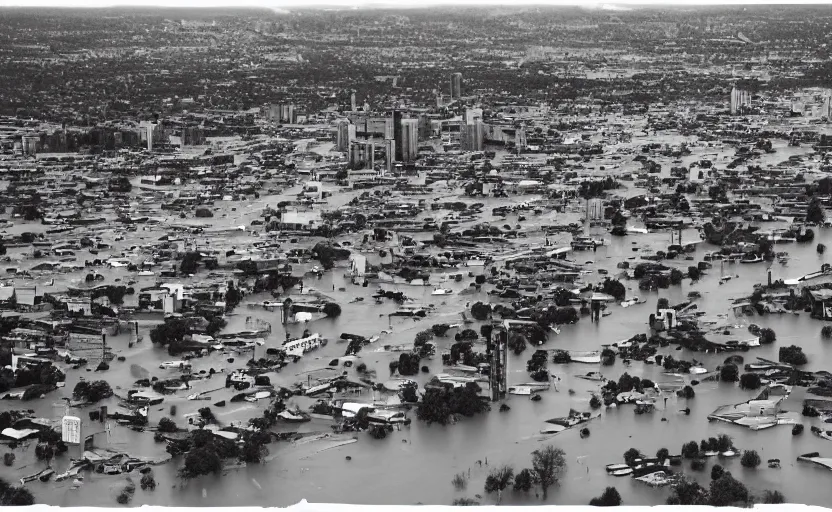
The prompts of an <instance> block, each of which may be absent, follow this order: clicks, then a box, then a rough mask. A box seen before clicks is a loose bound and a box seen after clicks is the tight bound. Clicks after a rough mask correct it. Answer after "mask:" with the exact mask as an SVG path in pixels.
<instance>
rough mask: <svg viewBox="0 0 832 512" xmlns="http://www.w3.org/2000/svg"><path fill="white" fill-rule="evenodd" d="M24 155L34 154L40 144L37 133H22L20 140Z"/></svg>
mask: <svg viewBox="0 0 832 512" xmlns="http://www.w3.org/2000/svg"><path fill="white" fill-rule="evenodd" d="M21 145H22V149H23V154H24V155H30V156H35V155H36V154H37V153H38V149H39V146H40V137H39V136H37V135H24V136H23V138H22V140H21Z"/></svg>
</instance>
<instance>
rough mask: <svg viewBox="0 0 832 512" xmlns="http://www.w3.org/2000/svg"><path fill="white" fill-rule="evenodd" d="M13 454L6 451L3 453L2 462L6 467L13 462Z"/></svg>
mask: <svg viewBox="0 0 832 512" xmlns="http://www.w3.org/2000/svg"><path fill="white" fill-rule="evenodd" d="M14 459H15V455H14V454H13V453H12V452H6V453H4V454H3V464H4V465H6V466H7V467H11V466H12V465H13V464H14Z"/></svg>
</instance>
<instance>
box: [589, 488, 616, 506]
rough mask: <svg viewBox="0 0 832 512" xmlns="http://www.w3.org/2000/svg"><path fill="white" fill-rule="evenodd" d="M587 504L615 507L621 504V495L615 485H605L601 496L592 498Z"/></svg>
mask: <svg viewBox="0 0 832 512" xmlns="http://www.w3.org/2000/svg"><path fill="white" fill-rule="evenodd" d="M589 504H590V505H591V506H593V507H617V506H619V505H621V495H620V494H619V493H618V489H616V488H615V487H607V488H606V489H604V492H603V493H601V496H598V497H597V498H592V499H591V500H590V501H589Z"/></svg>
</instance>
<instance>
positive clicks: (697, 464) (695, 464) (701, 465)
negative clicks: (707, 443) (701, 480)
mask: <svg viewBox="0 0 832 512" xmlns="http://www.w3.org/2000/svg"><path fill="white" fill-rule="evenodd" d="M690 469H692V470H694V471H702V470H704V469H705V459H693V461H692V462H691V463H690Z"/></svg>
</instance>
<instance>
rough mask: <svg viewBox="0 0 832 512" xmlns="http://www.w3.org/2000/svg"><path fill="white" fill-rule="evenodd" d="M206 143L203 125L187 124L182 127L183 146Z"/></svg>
mask: <svg viewBox="0 0 832 512" xmlns="http://www.w3.org/2000/svg"><path fill="white" fill-rule="evenodd" d="M204 144H205V130H203V129H202V127H201V126H186V127H184V128H182V145H183V146H202V145H204Z"/></svg>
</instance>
